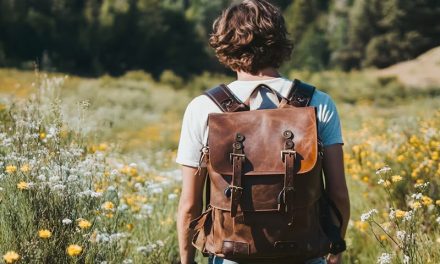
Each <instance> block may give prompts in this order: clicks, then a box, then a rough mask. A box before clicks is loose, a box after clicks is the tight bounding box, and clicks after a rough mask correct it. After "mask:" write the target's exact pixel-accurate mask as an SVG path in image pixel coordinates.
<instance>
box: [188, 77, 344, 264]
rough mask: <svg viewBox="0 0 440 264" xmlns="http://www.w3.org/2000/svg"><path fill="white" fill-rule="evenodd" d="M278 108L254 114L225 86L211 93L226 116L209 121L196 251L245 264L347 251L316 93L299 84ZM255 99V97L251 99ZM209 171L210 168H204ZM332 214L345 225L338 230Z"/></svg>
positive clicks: (296, 82)
mask: <svg viewBox="0 0 440 264" xmlns="http://www.w3.org/2000/svg"><path fill="white" fill-rule="evenodd" d="M263 88H266V89H268V90H269V91H270V92H272V93H274V94H276V95H277V96H278V99H279V100H280V104H279V107H278V108H276V109H263V110H255V111H254V110H253V111H249V100H250V99H248V100H247V101H246V102H241V101H239V100H238V99H237V98H236V97H235V96H234V95H233V94H232V92H231V91H230V90H229V89H228V87H227V86H226V85H220V86H218V87H215V88H212V89H210V90H208V91H206V92H205V94H206V95H207V96H208V97H209V98H211V99H212V100H213V101H214V102H215V103H216V104H217V105H218V106H219V107H220V109H222V111H223V113H211V114H209V117H208V126H209V133H208V144H207V146H205V147H204V148H203V149H202V155H201V166H200V167H199V169H200V170H199V173H200V174H204V173H208V175H209V178H207V179H208V180H207V193H206V196H207V197H206V200H207V207H206V210H205V212H204V213H203V214H202V215H201V216H199V217H198V218H197V219H194V220H193V221H192V222H191V225H190V227H191V228H193V229H194V230H195V231H196V234H195V236H194V239H193V245H194V246H195V247H196V248H197V249H199V250H201V251H202V252H203V253H205V254H214V255H217V256H219V257H223V258H226V259H230V260H234V261H237V262H239V263H259V262H269V263H304V262H305V261H306V260H309V259H313V258H316V257H322V256H324V255H326V254H328V253H333V254H337V253H339V252H341V251H343V250H345V243H344V240H343V239H342V238H341V236H340V227H341V226H342V217H341V215H340V213H339V211H338V210H337V208H336V206H334V204H333V203H332V202H331V201H330V200H329V199H328V197H327V195H326V192H325V188H324V186H325V184H324V179H323V177H322V166H321V160H322V155H323V150H322V146H321V144H320V141H319V139H318V131H317V119H316V110H315V108H314V107H310V106H308V104H309V102H310V100H311V98H312V95H313V93H314V90H315V88H314V87H313V86H310V85H308V84H305V83H303V82H300V81H299V80H294V82H293V85H292V87H291V90H290V92H289V95H288V97H287V98H283V97H281V96H280V95H279V94H278V93H277V92H276V91H274V90H273V89H271V88H270V87H268V86H265V85H259V86H258V87H257V88H255V90H254V91H253V92H252V94H251V97H252V95H253V94H254V93H255V92H257V91H258V90H259V89H263ZM251 97H250V98H251ZM205 166H207V169H205ZM331 209H334V210H333V211H334V213H335V215H336V216H337V218H338V219H339V222H340V223H339V226H336V225H335V224H333V221H332V217H331V211H330V210H331Z"/></svg>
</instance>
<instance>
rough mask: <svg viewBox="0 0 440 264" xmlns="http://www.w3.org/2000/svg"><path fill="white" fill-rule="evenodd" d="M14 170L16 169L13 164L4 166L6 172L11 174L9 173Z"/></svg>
mask: <svg viewBox="0 0 440 264" xmlns="http://www.w3.org/2000/svg"><path fill="white" fill-rule="evenodd" d="M16 171H17V166H14V165H7V166H6V173H9V174H11V173H14V172H16Z"/></svg>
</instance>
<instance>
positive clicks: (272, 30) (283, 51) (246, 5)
mask: <svg viewBox="0 0 440 264" xmlns="http://www.w3.org/2000/svg"><path fill="white" fill-rule="evenodd" d="M209 44H210V45H211V47H212V48H214V50H215V53H216V56H217V58H218V59H219V61H220V62H221V63H222V64H224V65H226V66H227V67H229V68H231V69H232V70H234V71H244V72H248V73H251V74H256V73H258V71H260V70H263V69H265V68H268V67H274V68H279V67H280V66H281V64H282V63H283V62H284V61H285V60H287V59H288V58H289V57H290V54H291V52H292V49H293V44H292V42H291V41H290V40H289V39H288V33H287V30H286V26H285V22H284V18H283V15H282V14H281V11H280V10H279V9H278V8H277V7H275V6H274V5H272V4H271V3H269V2H268V1H265V0H244V1H242V2H240V3H238V4H234V5H231V6H230V7H229V8H227V9H225V10H224V11H223V12H222V14H221V15H220V16H219V17H218V18H217V19H216V20H215V21H214V24H213V30H212V33H211V36H210V38H209Z"/></svg>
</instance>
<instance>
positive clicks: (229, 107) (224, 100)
mask: <svg viewBox="0 0 440 264" xmlns="http://www.w3.org/2000/svg"><path fill="white" fill-rule="evenodd" d="M204 94H205V95H206V96H208V97H209V98H210V99H211V100H212V101H213V102H214V103H215V104H216V105H217V106H218V107H219V108H220V109H221V110H222V111H223V112H240V111H247V110H249V107H248V106H247V105H245V104H244V103H243V102H241V101H240V100H239V99H238V98H237V97H235V96H234V94H233V93H232V92H231V90H230V89H229V88H228V87H227V86H226V85H224V84H220V85H219V86H217V87H214V88H211V89H209V90H207V91H206V92H205V93H204Z"/></svg>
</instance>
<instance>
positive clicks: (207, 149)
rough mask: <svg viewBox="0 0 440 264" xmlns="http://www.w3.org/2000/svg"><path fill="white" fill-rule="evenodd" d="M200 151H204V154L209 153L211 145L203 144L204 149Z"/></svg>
mask: <svg viewBox="0 0 440 264" xmlns="http://www.w3.org/2000/svg"><path fill="white" fill-rule="evenodd" d="M200 152H202V153H203V154H207V153H209V147H208V146H203V147H202V149H201V150H200Z"/></svg>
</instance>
